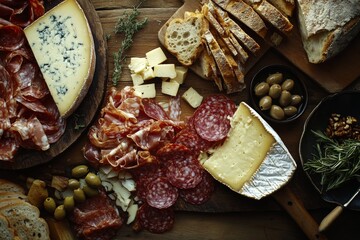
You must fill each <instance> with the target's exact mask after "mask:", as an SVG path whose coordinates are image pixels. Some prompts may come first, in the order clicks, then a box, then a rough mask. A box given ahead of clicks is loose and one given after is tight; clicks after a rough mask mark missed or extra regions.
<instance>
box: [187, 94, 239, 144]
mask: <svg viewBox="0 0 360 240" xmlns="http://www.w3.org/2000/svg"><path fill="white" fill-rule="evenodd" d="M235 109H236V105H235V103H234V102H232V101H231V100H230V99H228V98H227V97H225V96H223V95H213V96H210V97H208V98H206V99H205V100H204V103H203V104H202V105H201V106H200V107H199V108H198V109H197V110H196V111H195V113H194V116H193V118H194V119H193V124H194V128H195V130H196V132H197V133H198V134H199V136H200V137H201V138H203V139H205V140H208V141H212V142H214V141H220V140H223V139H224V138H225V137H226V136H227V134H228V132H229V130H230V117H231V116H232V115H233V114H234V112H235Z"/></svg>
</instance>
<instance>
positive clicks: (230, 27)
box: [208, 1, 260, 55]
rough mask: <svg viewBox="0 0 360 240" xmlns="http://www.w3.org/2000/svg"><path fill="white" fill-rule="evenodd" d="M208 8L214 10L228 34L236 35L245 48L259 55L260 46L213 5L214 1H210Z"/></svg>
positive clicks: (225, 13)
mask: <svg viewBox="0 0 360 240" xmlns="http://www.w3.org/2000/svg"><path fill="white" fill-rule="evenodd" d="M208 6H209V9H211V8H213V9H214V12H215V15H216V17H217V19H218V21H219V22H220V24H221V26H222V27H223V28H224V29H225V31H226V32H228V34H229V35H231V34H232V35H234V36H235V37H236V38H237V39H238V40H239V41H240V42H241V43H242V44H243V46H244V47H246V48H247V49H248V50H249V51H250V52H251V53H253V54H254V55H257V53H258V52H259V51H260V45H259V44H258V43H257V42H256V41H255V40H254V39H253V38H252V37H251V36H249V35H248V34H247V33H246V32H245V31H244V30H243V29H242V28H241V27H240V26H239V25H238V24H237V23H236V22H235V21H234V20H232V19H231V18H230V17H229V14H228V13H227V12H225V11H224V10H223V9H221V8H220V7H218V6H216V5H215V4H213V2H212V1H209V3H208Z"/></svg>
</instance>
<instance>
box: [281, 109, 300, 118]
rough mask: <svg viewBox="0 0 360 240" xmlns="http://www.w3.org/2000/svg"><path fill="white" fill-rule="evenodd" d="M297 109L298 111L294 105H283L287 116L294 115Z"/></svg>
mask: <svg viewBox="0 0 360 240" xmlns="http://www.w3.org/2000/svg"><path fill="white" fill-rule="evenodd" d="M297 111H298V110H297V108H296V107H294V106H287V107H284V113H285V115H286V116H288V117H291V116H294V115H295V114H296V113H297Z"/></svg>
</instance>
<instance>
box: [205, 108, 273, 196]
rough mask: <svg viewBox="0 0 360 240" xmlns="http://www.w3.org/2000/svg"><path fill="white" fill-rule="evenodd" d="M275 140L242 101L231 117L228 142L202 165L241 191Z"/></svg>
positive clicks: (231, 186)
mask: <svg viewBox="0 0 360 240" xmlns="http://www.w3.org/2000/svg"><path fill="white" fill-rule="evenodd" d="M274 143H275V139H274V137H273V136H272V135H271V134H270V133H269V132H268V131H267V130H266V129H265V127H264V126H263V124H262V123H261V121H260V120H259V119H258V118H256V117H254V116H253V115H252V113H251V112H250V110H249V109H248V108H247V107H246V106H245V105H244V104H243V103H241V104H240V105H239V107H238V109H237V111H236V112H235V114H234V116H233V117H232V119H231V129H230V132H229V134H228V137H227V138H226V140H225V142H224V143H223V144H222V145H221V146H219V147H218V148H216V149H215V150H214V152H213V154H212V155H211V156H210V157H209V158H208V159H205V160H204V161H203V166H204V168H205V169H206V170H207V171H208V172H209V173H210V174H211V175H212V176H213V177H214V178H215V179H217V180H218V181H220V182H222V183H223V184H225V185H227V186H228V187H230V188H231V189H232V190H234V191H236V192H239V191H240V190H241V188H242V187H243V185H244V184H245V183H246V182H247V181H249V180H250V179H251V177H252V176H253V174H254V173H255V172H256V171H257V169H258V168H259V166H260V165H261V163H262V162H263V161H264V159H265V157H266V155H267V153H268V152H269V151H270V148H271V147H272V145H273V144H274Z"/></svg>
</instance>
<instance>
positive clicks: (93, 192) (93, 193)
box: [82, 185, 99, 197]
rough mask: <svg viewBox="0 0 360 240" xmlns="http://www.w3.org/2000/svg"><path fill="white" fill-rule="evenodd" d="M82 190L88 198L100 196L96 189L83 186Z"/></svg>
mask: <svg viewBox="0 0 360 240" xmlns="http://www.w3.org/2000/svg"><path fill="white" fill-rule="evenodd" d="M82 189H83V191H84V193H85V195H86V196H87V197H93V196H96V195H98V194H99V191H98V190H97V189H96V188H92V187H89V186H88V185H85V186H83V188H82Z"/></svg>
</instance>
